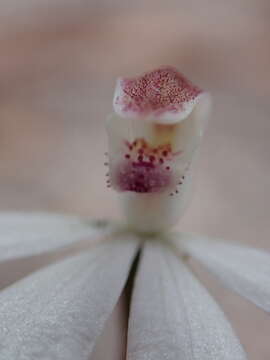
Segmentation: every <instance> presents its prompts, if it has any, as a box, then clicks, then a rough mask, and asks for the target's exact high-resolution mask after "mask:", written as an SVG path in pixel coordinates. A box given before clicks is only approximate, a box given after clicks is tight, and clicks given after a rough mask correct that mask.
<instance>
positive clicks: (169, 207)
mask: <svg viewBox="0 0 270 360" xmlns="http://www.w3.org/2000/svg"><path fill="white" fill-rule="evenodd" d="M209 104H210V96H209V94H208V93H206V92H204V91H203V90H201V89H200V88H199V87H197V86H195V85H193V84H192V83H191V82H190V81H188V80H187V79H186V78H185V77H184V76H183V75H182V74H180V73H179V72H178V71H177V70H175V69H174V68H172V67H162V68H159V69H157V70H154V71H151V72H148V73H145V74H144V75H142V76H139V77H137V78H128V79H127V78H120V79H118V81H117V84H116V89H115V95H114V101H113V107H114V113H113V114H112V115H111V116H110V117H109V119H108V122H107V129H108V135H109V153H108V155H109V162H108V165H109V173H108V175H109V179H108V186H112V187H113V188H114V189H115V190H117V191H118V192H119V194H120V198H121V201H122V204H123V209H124V213H125V215H126V219H127V223H128V225H129V226H130V227H132V228H135V229H136V230H138V231H143V232H145V231H147V232H156V231H161V230H165V229H167V228H169V227H171V226H172V225H174V224H175V223H176V222H177V221H178V219H179V217H180V216H181V215H182V213H183V211H184V210H185V208H186V206H187V204H188V202H189V199H190V189H191V186H190V185H191V178H192V165H193V160H194V158H195V155H196V152H197V149H198V146H199V144H200V140H201V137H202V135H203V131H204V128H205V125H206V119H207V116H208V110H209Z"/></svg>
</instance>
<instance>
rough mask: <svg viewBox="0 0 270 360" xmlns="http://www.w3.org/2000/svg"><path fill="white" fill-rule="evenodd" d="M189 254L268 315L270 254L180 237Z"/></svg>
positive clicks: (269, 303) (203, 238)
mask: <svg viewBox="0 0 270 360" xmlns="http://www.w3.org/2000/svg"><path fill="white" fill-rule="evenodd" d="M181 236H182V242H181V240H180V242H179V245H180V246H184V248H185V250H186V251H187V253H188V254H190V255H191V256H193V257H194V258H196V259H197V260H199V261H200V262H201V263H202V264H203V265H205V266H206V267H207V268H208V269H209V270H210V271H211V272H212V273H214V274H215V275H216V276H217V277H218V278H219V279H220V280H221V281H222V283H223V284H224V285H226V286H227V287H228V288H230V289H231V290H233V291H235V292H237V293H239V294H240V295H242V296H244V297H246V298H247V299H248V300H250V301H252V302H253V303H255V304H256V305H257V306H259V307H260V308H262V309H264V310H266V311H268V312H270V254H269V253H267V252H266V251H263V250H258V249H254V248H250V247H246V246H241V245H237V244H232V243H229V242H228V243H226V242H221V241H215V240H211V239H209V238H207V237H203V236H199V235H190V234H182V235H181Z"/></svg>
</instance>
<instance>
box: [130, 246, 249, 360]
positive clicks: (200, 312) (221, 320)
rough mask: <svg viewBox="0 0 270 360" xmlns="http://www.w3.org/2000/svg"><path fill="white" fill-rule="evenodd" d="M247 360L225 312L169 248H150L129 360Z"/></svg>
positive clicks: (136, 300)
mask: <svg viewBox="0 0 270 360" xmlns="http://www.w3.org/2000/svg"><path fill="white" fill-rule="evenodd" d="M146 359H147V360H164V359H166V360H176V359H181V360H243V359H245V354H244V352H243V349H242V347H241V345H240V344H239V342H238V340H237V338H236V337H235V335H234V333H233V331H232V328H231V326H230V324H229V323H228V322H227V320H226V319H225V317H224V314H223V312H222V311H221V310H220V309H219V307H218V305H217V304H216V303H215V302H214V300H213V299H212V298H211V297H210V295H209V294H208V293H207V291H206V290H205V289H204V288H203V287H202V286H201V285H200V283H199V282H198V281H197V280H196V279H195V278H194V277H193V275H192V274H191V272H190V271H189V270H188V269H187V268H186V266H185V265H184V264H183V263H182V262H181V261H180V260H179V259H178V258H177V257H176V256H175V255H174V254H173V253H172V252H171V251H170V250H169V249H167V248H165V247H162V246H161V245H157V244H149V245H147V246H146V247H145V249H144V251H143V255H142V260H141V263H140V267H139V270H138V275H137V278H136V282H135V290H134V294H133V299H132V303H131V318H130V322H129V334H128V360H146Z"/></svg>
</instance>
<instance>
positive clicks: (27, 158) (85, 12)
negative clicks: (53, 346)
mask: <svg viewBox="0 0 270 360" xmlns="http://www.w3.org/2000/svg"><path fill="white" fill-rule="evenodd" d="M0 44H1V54H0V199H1V202H0V209H1V210H49V211H57V212H67V213H79V214H82V215H87V216H90V217H95V218H98V217H117V218H118V217H119V214H120V212H119V209H118V204H117V201H116V197H115V194H114V193H113V192H112V191H109V190H108V189H107V188H106V187H105V167H104V165H103V163H104V159H105V157H104V152H105V151H106V133H105V129H104V121H105V118H106V116H107V114H108V113H110V111H111V109H112V104H111V103H112V95H113V89H114V84H115V79H116V77H117V76H119V75H124V76H131V75H136V74H139V73H141V72H144V71H147V70H151V69H153V68H155V67H157V66H160V65H173V66H176V67H177V68H178V69H179V70H180V71H181V72H183V73H184V74H186V76H187V77H189V78H190V79H192V80H193V81H194V82H195V83H196V84H198V85H200V86H201V87H203V88H205V89H208V90H209V91H210V92H211V93H212V94H213V102H214V110H213V114H212V119H211V121H210V124H209V128H208V132H207V135H206V137H205V139H204V143H203V146H202V151H201V159H200V160H201V161H200V164H199V171H198V178H197V187H196V192H195V196H194V200H193V202H192V204H191V206H190V209H189V211H188V212H187V214H186V215H185V217H184V218H183V220H182V222H181V223H180V224H179V226H178V228H179V229H183V230H185V231H193V232H200V233H204V234H208V235H210V236H217V237H222V238H226V239H230V240H237V241H240V242H242V243H247V244H251V245H255V246H257V247H261V248H265V249H268V250H270V237H269V235H270V230H269V213H270V191H269V188H270V161H269V160H270V159H269V155H270V140H269V139H270V101H269V98H270V2H269V0H227V1H216V0H167V1H165V2H164V1H161V0H149V1H143V0H137V1H133V2H131V1H130V2H127V1H126V2H125V1H122V0H100V1H98V0H77V1H75V0H43V1H41V0H2V1H1V2H0ZM197 271H198V272H199V273H200V276H201V278H202V281H203V282H204V283H205V284H206V285H207V286H209V288H210V289H211V293H212V294H213V295H214V296H215V298H216V299H218V300H219V301H220V302H221V303H222V305H223V309H224V311H225V312H226V314H227V316H228V317H229V318H230V320H231V321H232V323H233V325H234V328H235V330H236V332H237V334H238V335H239V337H240V339H241V341H242V343H243V345H244V347H245V348H246V350H247V352H248V353H249V354H250V357H249V359H251V360H266V359H267V360H269V358H270V346H269V332H270V318H269V317H267V315H265V314H264V313H263V312H262V311H259V310H257V309H256V308H255V307H254V306H252V305H250V304H249V303H247V302H246V301H244V300H242V299H240V298H239V297H238V296H237V295H234V294H232V293H230V292H227V291H226V290H224V289H222V288H221V287H220V286H219V285H218V284H217V283H216V282H215V280H214V279H213V278H212V277H210V276H209V275H206V273H205V272H204V270H202V269H201V268H197ZM112 324H113V323H112V322H111V325H110V327H111V330H110V331H114V330H113V329H114V326H113V325H112ZM100 351H101V350H100ZM95 356H96V357H97V358H100V359H105V357H104V355H95Z"/></svg>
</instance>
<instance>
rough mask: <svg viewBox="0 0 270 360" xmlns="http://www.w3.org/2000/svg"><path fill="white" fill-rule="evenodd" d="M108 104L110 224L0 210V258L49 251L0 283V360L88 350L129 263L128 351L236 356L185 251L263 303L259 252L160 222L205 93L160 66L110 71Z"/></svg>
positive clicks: (184, 198)
mask: <svg viewBox="0 0 270 360" xmlns="http://www.w3.org/2000/svg"><path fill="white" fill-rule="evenodd" d="M113 105H114V112H113V114H112V115H111V116H110V117H109V119H108V121H107V129H108V138H109V151H108V164H107V165H108V174H107V185H108V186H109V187H112V188H113V189H115V190H116V191H117V192H118V193H119V198H120V204H121V206H122V209H123V213H124V214H125V220H124V221H123V223H122V224H116V223H113V222H105V221H103V220H100V221H91V220H89V219H83V218H79V217H75V216H67V215H56V214H46V213H30V214H27V213H10V212H7V213H2V214H1V215H0V262H2V263H3V262H6V263H8V262H12V261H15V260H17V259H28V258H32V259H33V258H34V259H35V258H37V259H38V258H39V257H40V256H41V254H50V255H51V256H52V260H51V264H50V265H47V266H45V267H43V268H42V269H40V270H38V271H35V272H33V273H31V274H29V275H28V276H25V277H24V278H23V279H21V280H19V281H17V282H15V283H13V284H12V285H10V286H7V287H5V288H4V289H3V290H2V291H1V292H0V360H34V359H35V360H36V359H44V360H45V359H46V360H64V359H65V360H74V359H76V360H86V359H89V357H90V356H91V354H92V352H93V349H94V347H95V344H96V342H97V339H98V337H99V336H100V335H101V333H102V330H103V328H104V326H105V323H106V320H107V319H108V318H109V316H110V314H111V313H112V311H113V309H114V307H115V305H116V303H117V301H118V299H119V297H120V295H121V293H122V291H123V288H124V287H125V284H126V281H127V279H128V277H129V274H130V271H131V269H133V270H135V275H134V277H135V281H134V283H133V287H132V294H131V303H130V309H129V319H128V323H129V325H128V334H127V338H128V342H127V352H126V354H127V355H126V358H127V359H128V360H144V359H145V360H146V359H147V360H163V359H166V360H175V359H181V360H209V359H211V360H243V359H246V355H245V352H244V350H243V347H242V346H241V344H240V342H239V340H238V339H237V337H236V336H235V334H234V331H233V329H232V327H231V325H230V324H229V322H228V320H227V319H226V317H225V315H224V313H223V312H222V310H221V309H220V307H219V306H218V305H217V304H216V302H215V301H214V299H213V298H212V297H211V296H210V295H209V294H208V292H207V290H206V289H205V288H204V287H203V286H202V285H201V284H200V282H199V280H198V279H196V277H195V275H193V273H192V270H191V267H190V264H189V258H190V257H193V258H194V259H195V260H198V261H199V262H201V263H202V264H203V265H205V267H206V268H207V269H208V270H209V271H211V272H212V273H213V274H214V275H216V277H217V278H218V279H219V280H220V281H221V282H222V283H223V284H224V285H225V286H226V287H228V288H229V289H231V290H233V291H235V292H237V293H239V294H240V295H242V296H244V297H245V298H247V299H248V300H250V301H251V302H253V303H254V304H256V305H257V306H259V307H260V308H262V309H264V310H265V311H268V312H269V311H270V282H269V278H270V256H269V254H267V253H266V252H265V251H263V250H257V249H252V248H249V247H245V246H240V245H236V244H233V243H229V242H224V241H221V240H218V239H209V238H207V237H206V236H201V235H195V234H187V233H180V232H176V231H173V230H172V227H173V225H175V224H176V222H177V221H178V219H179V217H181V215H182V214H183V212H184V211H185V209H186V207H187V205H188V203H189V199H190V194H191V180H192V169H193V165H194V161H195V159H196V154H197V152H198V148H199V145H200V141H201V138H202V135H203V133H204V130H205V125H206V120H207V114H208V110H209V107H210V106H209V105H210V97H209V94H208V93H206V92H204V91H202V90H201V89H200V88H199V87H197V86H194V85H193V84H192V83H191V82H190V81H188V80H187V79H186V78H185V77H183V76H182V75H181V74H180V73H179V72H178V71H176V70H175V69H173V68H171V67H162V68H160V69H157V70H154V71H151V72H149V73H146V74H144V75H143V76H141V77H137V78H129V79H126V78H124V79H119V80H118V82H117V85H116V90H115V97H114V101H113ZM135 259H136V261H135ZM134 262H135V263H136V266H134Z"/></svg>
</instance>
